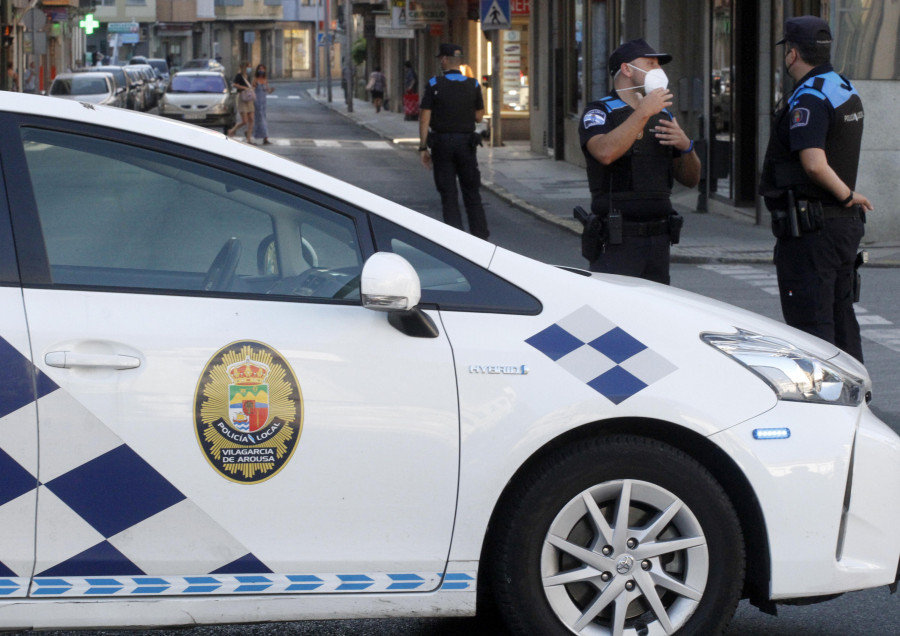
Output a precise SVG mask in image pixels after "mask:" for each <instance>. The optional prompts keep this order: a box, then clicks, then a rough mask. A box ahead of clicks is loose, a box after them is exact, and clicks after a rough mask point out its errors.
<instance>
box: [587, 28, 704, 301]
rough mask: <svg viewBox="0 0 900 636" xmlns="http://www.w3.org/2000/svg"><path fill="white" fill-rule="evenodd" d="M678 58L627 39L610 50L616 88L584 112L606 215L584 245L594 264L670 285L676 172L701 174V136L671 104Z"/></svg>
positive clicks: (689, 178)
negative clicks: (668, 68) (692, 134)
mask: <svg viewBox="0 0 900 636" xmlns="http://www.w3.org/2000/svg"><path fill="white" fill-rule="evenodd" d="M671 60H672V56H671V55H668V54H666V53H657V52H656V51H655V50H653V48H652V47H651V46H650V45H649V44H647V43H646V42H645V41H644V40H641V39H637V40H631V41H630V42H626V43H625V44H623V45H622V46H620V47H619V48H617V49H616V50H615V51H613V54H612V55H611V56H610V57H609V72H610V74H611V75H612V76H613V90H612V92H611V93H610V95H609V96H607V97H604V98H603V99H601V100H599V101H595V102H591V103H590V104H588V105H587V108H585V110H584V113H583V114H582V116H581V122H580V124H579V126H578V136H579V141H580V142H581V150H582V152H584V157H585V160H586V161H587V177H588V186H589V187H590V190H591V212H592V214H593V215H594V216H595V218H596V219H597V220H598V221H599V223H598V225H597V228H598V230H597V232H596V233H595V236H593V237H590V238H589V242H592V243H593V245H589V246H586V245H584V244H583V248H584V249H583V251H584V252H585V256H586V257H587V258H588V260H589V261H590V269H591V271H594V272H607V273H611V274H624V275H627V276H638V277H640V278H646V279H648V280H653V281H656V282H659V283H665V284H669V247H670V245H671V244H673V243H677V242H678V234H679V232H680V230H681V223H682V222H683V219H682V217H681V216H680V215H678V214H676V213H675V211H674V210H673V209H672V203H671V201H670V196H671V193H672V185H673V178H674V179H677V180H678V182H679V183H681V184H683V185H686V186H688V187H690V188H692V187H694V186H696V185H697V183H698V182H699V181H700V160H699V158H698V157H697V153H695V152H694V142H693V141H691V139H689V138H688V136H687V135H686V134H685V133H684V131H683V130H682V129H681V127H680V126H679V125H678V122H677V121H676V120H675V117H674V116H673V115H672V114H671V113H670V112H669V111H668V110H667V108H668V107H669V106H671V105H672V93H670V92H669V90H668V88H667V87H668V78H667V77H666V74H665V71H663V70H662V68H660V67H661V65H663V64H666V63H668V62H670V61H671Z"/></svg>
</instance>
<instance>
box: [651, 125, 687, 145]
mask: <svg viewBox="0 0 900 636" xmlns="http://www.w3.org/2000/svg"><path fill="white" fill-rule="evenodd" d="M653 132H654V133H656V138H657V139H658V140H659V143H660V145H661V146H675V147H676V148H678V150H681V151H684V150H687V149H688V148H690V147H691V140H690V139H689V138H688V136H687V135H686V134H685V133H684V131H683V130H682V129H681V126H679V125H678V121H677V120H676V119H675V118H674V117H673V118H672V120H671V121H669V120H668V119H660V120H659V122H658V123H657V124H656V128H654V129H653Z"/></svg>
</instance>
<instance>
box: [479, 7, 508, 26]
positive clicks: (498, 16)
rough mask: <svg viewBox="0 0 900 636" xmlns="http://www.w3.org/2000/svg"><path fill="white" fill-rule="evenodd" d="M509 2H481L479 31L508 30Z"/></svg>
mask: <svg viewBox="0 0 900 636" xmlns="http://www.w3.org/2000/svg"><path fill="white" fill-rule="evenodd" d="M509 26H510V22H509V0H481V30H482V31H491V30H496V29H508V28H509Z"/></svg>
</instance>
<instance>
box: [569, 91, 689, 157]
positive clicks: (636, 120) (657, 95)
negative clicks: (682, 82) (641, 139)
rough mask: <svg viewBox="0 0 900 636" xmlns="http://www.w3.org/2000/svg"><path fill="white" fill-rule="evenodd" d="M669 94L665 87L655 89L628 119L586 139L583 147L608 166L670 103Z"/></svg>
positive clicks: (622, 153)
mask: <svg viewBox="0 0 900 636" xmlns="http://www.w3.org/2000/svg"><path fill="white" fill-rule="evenodd" d="M671 96H672V94H671V93H669V92H668V91H666V90H665V89H662V88H658V89H656V90H655V91H653V92H652V93H650V94H649V95H647V96H646V97H644V98H643V99H642V100H641V103H640V104H639V105H638V107H637V108H636V109H635V110H634V112H633V113H631V115H629V116H628V119H626V120H625V121H624V122H622V123H621V124H620V125H618V126H616V127H615V128H613V129H612V130H611V131H609V132H608V133H606V134H603V135H594V136H593V137H591V138H590V139H588V142H587V144H585V148H587V150H588V152H589V153H591V156H592V157H594V159H596V160H597V161H599V162H600V163H602V164H603V165H604V166H608V165H609V164H611V163H612V162H613V161H615V160H616V159H618V158H619V157H621V156H622V155H624V154H625V153H626V152H628V150H629V149H630V148H631V146H632V145H633V144H634V142H635V141H636V140H637V138H638V135H640V134H641V132H643V130H644V126H646V125H647V121H648V120H649V119H650V118H651V117H652V116H653V115H656V114H657V113H660V112H662V110H663V108H666V107H668V106H671V105H672V102H671Z"/></svg>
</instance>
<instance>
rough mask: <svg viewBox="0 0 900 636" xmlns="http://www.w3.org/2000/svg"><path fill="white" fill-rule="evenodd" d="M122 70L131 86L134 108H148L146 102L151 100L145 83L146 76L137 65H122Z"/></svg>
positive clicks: (141, 109) (148, 88) (137, 109)
mask: <svg viewBox="0 0 900 636" xmlns="http://www.w3.org/2000/svg"><path fill="white" fill-rule="evenodd" d="M122 70H123V71H124V73H125V75H127V76H128V81H129V82H130V84H131V86H132V94H133V96H134V100H133V107H134V110H136V111H139V112H144V111H147V110H149V109H150V106H148V104H149V103H150V101H151V97H150V90H151V88H150V86H148V85H147V82H146V77H145V76H144V73H143V71H141V70H140V68H139V67H138V66H131V65H127V66H123V67H122Z"/></svg>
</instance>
